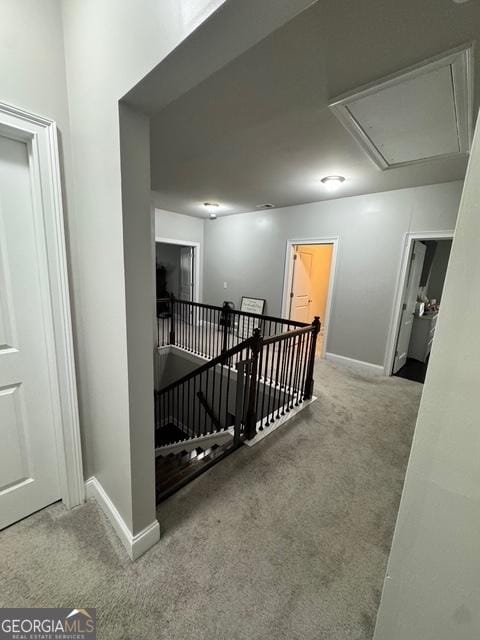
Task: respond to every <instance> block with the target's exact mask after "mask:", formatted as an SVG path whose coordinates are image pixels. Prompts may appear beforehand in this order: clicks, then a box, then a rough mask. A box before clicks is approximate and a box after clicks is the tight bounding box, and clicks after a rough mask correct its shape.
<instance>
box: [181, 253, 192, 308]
mask: <svg viewBox="0 0 480 640" xmlns="http://www.w3.org/2000/svg"><path fill="white" fill-rule="evenodd" d="M193 281H194V273H193V247H180V300H189V301H190V302H193V298H194V291H193Z"/></svg>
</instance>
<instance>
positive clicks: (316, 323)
mask: <svg viewBox="0 0 480 640" xmlns="http://www.w3.org/2000/svg"><path fill="white" fill-rule="evenodd" d="M320 325H321V323H320V318H319V317H318V316H315V318H314V319H313V322H312V337H311V339H310V351H309V354H308V363H307V375H306V376H305V389H304V392H303V399H304V400H310V398H311V397H312V395H313V370H314V367H315V352H316V349H317V336H318V333H319V331H320Z"/></svg>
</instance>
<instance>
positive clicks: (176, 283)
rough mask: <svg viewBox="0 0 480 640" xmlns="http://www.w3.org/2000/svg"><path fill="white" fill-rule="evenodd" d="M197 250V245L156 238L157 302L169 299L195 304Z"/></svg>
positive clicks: (197, 272) (196, 292)
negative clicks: (173, 298)
mask: <svg viewBox="0 0 480 640" xmlns="http://www.w3.org/2000/svg"><path fill="white" fill-rule="evenodd" d="M199 248H200V245H199V243H198V242H187V241H182V240H170V239H167V238H156V240H155V274H156V297H157V301H158V300H159V299H164V298H168V297H170V296H172V295H173V296H174V297H175V298H176V299H177V300H186V301H188V302H199V288H200V281H199V277H200V265H199V259H200V256H199V253H200V252H199ZM157 305H158V303H157ZM157 311H158V310H157Z"/></svg>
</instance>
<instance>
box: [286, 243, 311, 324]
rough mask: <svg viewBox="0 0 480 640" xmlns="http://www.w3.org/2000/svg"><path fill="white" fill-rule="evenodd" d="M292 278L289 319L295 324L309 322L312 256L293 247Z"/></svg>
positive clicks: (299, 248)
mask: <svg viewBox="0 0 480 640" xmlns="http://www.w3.org/2000/svg"><path fill="white" fill-rule="evenodd" d="M293 258H294V263H293V276H292V291H291V293H290V319H291V320H296V321H297V322H310V321H311V319H312V318H311V317H310V316H311V312H310V305H311V302H312V283H311V276H312V264H313V255H312V253H311V252H310V251H306V250H305V249H302V247H301V246H300V247H295V253H294V256H293Z"/></svg>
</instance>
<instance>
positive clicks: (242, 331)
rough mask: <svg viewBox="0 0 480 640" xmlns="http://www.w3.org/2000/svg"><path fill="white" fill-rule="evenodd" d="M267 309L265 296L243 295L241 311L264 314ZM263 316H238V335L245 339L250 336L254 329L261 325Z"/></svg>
mask: <svg viewBox="0 0 480 640" xmlns="http://www.w3.org/2000/svg"><path fill="white" fill-rule="evenodd" d="M264 310H265V299H264V298H250V297H248V296H242V301H241V303H240V311H245V312H246V313H254V314H256V315H262V314H263V312H264ZM261 322H262V321H261V318H250V317H248V316H240V317H239V318H238V326H237V333H238V337H239V338H242V339H245V338H249V337H250V336H251V335H252V334H253V330H254V329H257V328H258V327H260V325H261Z"/></svg>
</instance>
